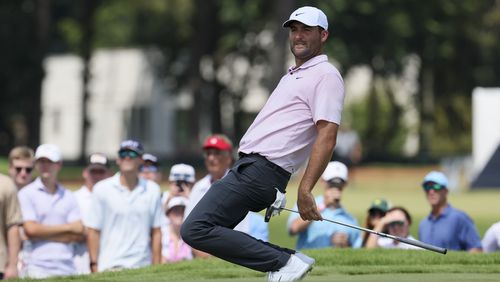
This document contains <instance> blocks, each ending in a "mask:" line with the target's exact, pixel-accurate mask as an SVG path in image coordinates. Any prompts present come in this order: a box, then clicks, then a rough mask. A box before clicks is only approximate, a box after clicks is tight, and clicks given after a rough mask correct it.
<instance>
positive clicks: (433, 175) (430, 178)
mask: <svg viewBox="0 0 500 282" xmlns="http://www.w3.org/2000/svg"><path fill="white" fill-rule="evenodd" d="M429 182H433V183H436V184H439V185H441V186H443V187H444V188H447V187H448V178H446V176H445V175H444V173H442V172H439V171H431V172H429V173H428V174H427V175H426V176H425V177H424V181H423V182H422V186H425V184H426V183H429Z"/></svg>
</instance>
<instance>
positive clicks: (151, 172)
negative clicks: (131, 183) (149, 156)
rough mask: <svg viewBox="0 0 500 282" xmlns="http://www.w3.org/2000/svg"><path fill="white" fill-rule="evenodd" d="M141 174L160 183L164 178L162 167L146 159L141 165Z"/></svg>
mask: <svg viewBox="0 0 500 282" xmlns="http://www.w3.org/2000/svg"><path fill="white" fill-rule="evenodd" d="M140 175H141V177H142V178H145V179H148V180H151V181H154V182H156V183H160V182H161V178H162V174H161V172H160V168H159V167H158V166H155V165H153V164H151V163H149V162H148V161H145V162H144V163H143V165H142V166H141V173H140Z"/></svg>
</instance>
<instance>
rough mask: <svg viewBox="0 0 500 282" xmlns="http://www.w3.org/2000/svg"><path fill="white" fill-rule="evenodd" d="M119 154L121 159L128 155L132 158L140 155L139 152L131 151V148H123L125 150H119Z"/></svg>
mask: <svg viewBox="0 0 500 282" xmlns="http://www.w3.org/2000/svg"><path fill="white" fill-rule="evenodd" d="M118 156H119V157H120V159H124V158H126V157H129V158H131V159H135V158H138V157H139V153H137V152H136V151H131V150H123V151H120V152H118Z"/></svg>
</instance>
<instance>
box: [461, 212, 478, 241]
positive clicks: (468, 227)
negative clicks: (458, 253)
mask: <svg viewBox="0 0 500 282" xmlns="http://www.w3.org/2000/svg"><path fill="white" fill-rule="evenodd" d="M462 221H463V223H462V230H461V232H460V235H459V236H460V241H461V242H463V244H464V246H465V250H470V249H473V248H481V247H482V246H481V238H480V237H479V233H478V232H477V229H476V226H475V225H474V222H473V221H472V219H470V218H469V217H468V216H467V215H465V214H464V216H463V218H462Z"/></svg>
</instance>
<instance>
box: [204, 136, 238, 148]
mask: <svg viewBox="0 0 500 282" xmlns="http://www.w3.org/2000/svg"><path fill="white" fill-rule="evenodd" d="M210 148H213V149H217V150H221V151H231V150H233V145H232V144H231V141H229V139H227V138H226V137H224V136H221V135H212V136H208V138H207V139H206V140H205V143H204V144H203V150H205V149H210Z"/></svg>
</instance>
